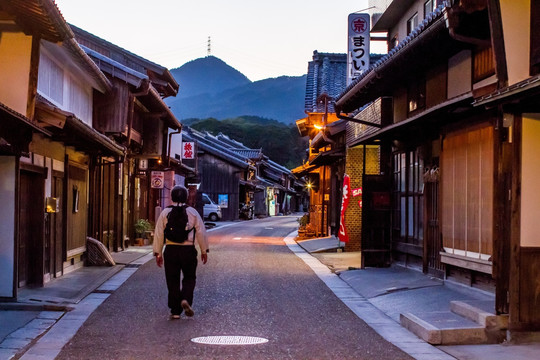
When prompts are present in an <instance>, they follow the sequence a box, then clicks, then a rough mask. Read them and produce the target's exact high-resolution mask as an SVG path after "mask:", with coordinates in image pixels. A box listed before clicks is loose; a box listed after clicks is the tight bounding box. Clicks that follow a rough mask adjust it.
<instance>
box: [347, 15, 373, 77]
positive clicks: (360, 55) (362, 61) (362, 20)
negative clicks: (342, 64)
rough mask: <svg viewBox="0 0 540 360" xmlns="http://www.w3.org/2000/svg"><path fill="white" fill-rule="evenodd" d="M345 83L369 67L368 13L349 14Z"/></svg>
mask: <svg viewBox="0 0 540 360" xmlns="http://www.w3.org/2000/svg"><path fill="white" fill-rule="evenodd" d="M348 24H349V28H348V32H347V34H348V45H347V85H349V84H350V83H351V82H352V81H353V80H354V79H356V78H357V77H358V76H360V75H362V73H364V72H365V71H367V69H368V68H369V30H370V26H369V14H349V21H348Z"/></svg>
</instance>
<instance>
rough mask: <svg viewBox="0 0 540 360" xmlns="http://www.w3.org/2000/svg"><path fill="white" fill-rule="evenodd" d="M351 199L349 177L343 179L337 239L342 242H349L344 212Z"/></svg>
mask: <svg viewBox="0 0 540 360" xmlns="http://www.w3.org/2000/svg"><path fill="white" fill-rule="evenodd" d="M350 197H351V178H350V177H349V175H345V176H344V177H343V197H342V199H341V218H340V225H339V233H338V238H339V240H341V241H343V242H349V235H348V234H347V227H346V226H345V211H346V210H347V206H349V198H350Z"/></svg>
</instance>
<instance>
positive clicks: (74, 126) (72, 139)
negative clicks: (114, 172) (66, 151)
mask: <svg viewBox="0 0 540 360" xmlns="http://www.w3.org/2000/svg"><path fill="white" fill-rule="evenodd" d="M55 138H56V139H58V140H60V141H62V142H63V143H64V144H66V145H69V146H73V147H75V148H76V149H80V150H83V151H85V152H88V153H95V152H97V153H100V154H103V155H110V156H123V155H124V151H125V148H124V147H123V146H120V145H118V144H116V143H115V142H114V141H112V140H111V139H109V138H108V137H106V136H105V135H103V134H101V133H100V132H98V131H97V130H96V129H94V128H92V127H90V126H88V125H87V124H85V123H84V122H82V120H79V119H77V118H76V117H75V116H69V117H68V118H67V119H66V125H65V126H64V129H63V131H62V132H61V134H59V135H57V136H53V139H55Z"/></svg>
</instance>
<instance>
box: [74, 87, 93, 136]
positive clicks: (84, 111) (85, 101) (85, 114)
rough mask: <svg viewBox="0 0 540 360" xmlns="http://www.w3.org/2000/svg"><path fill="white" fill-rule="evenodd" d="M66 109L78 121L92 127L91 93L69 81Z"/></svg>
mask: <svg viewBox="0 0 540 360" xmlns="http://www.w3.org/2000/svg"><path fill="white" fill-rule="evenodd" d="M68 108H69V110H70V111H71V112H73V113H74V114H75V116H77V117H78V118H79V119H81V120H82V121H84V122H85V123H87V124H88V125H90V126H92V92H91V91H87V90H86V89H84V88H83V87H82V86H81V85H79V83H77V82H75V81H74V80H73V79H71V82H70V83H69V105H68Z"/></svg>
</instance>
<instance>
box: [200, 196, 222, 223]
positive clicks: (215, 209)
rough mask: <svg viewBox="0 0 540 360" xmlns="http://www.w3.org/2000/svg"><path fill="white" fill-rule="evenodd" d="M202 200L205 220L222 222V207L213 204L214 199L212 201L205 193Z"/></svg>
mask: <svg viewBox="0 0 540 360" xmlns="http://www.w3.org/2000/svg"><path fill="white" fill-rule="evenodd" d="M202 199H203V204H204V208H203V215H204V218H205V219H208V220H210V221H218V220H221V206H219V205H218V204H216V203H215V202H213V201H212V199H210V197H209V196H208V195H207V194H205V193H203V194H202Z"/></svg>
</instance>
